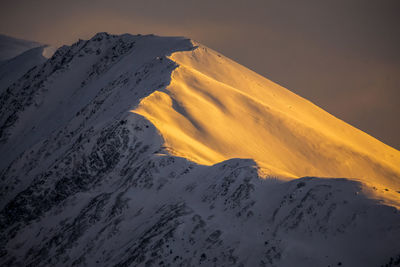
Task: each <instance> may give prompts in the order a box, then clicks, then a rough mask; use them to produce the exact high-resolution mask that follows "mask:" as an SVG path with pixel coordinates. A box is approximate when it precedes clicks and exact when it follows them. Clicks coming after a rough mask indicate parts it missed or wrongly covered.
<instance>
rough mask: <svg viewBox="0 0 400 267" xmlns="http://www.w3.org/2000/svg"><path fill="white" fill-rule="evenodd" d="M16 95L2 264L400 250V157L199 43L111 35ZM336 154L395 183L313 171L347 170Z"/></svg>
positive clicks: (371, 258) (7, 147) (367, 257)
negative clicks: (397, 165)
mask: <svg viewBox="0 0 400 267" xmlns="http://www.w3.org/2000/svg"><path fill="white" fill-rule="evenodd" d="M216 60H217V61H216ZM215 64H220V66H217V65H215ZM229 77H231V79H230V78H229ZM243 79H244V80H245V82H243V81H242V82H241V80H243ZM257 84H258V85H257ZM217 85H218V86H217ZM243 85H247V86H243ZM257 86H258V87H257ZM3 89H4V90H3ZM1 90H2V91H1V92H3V93H2V94H1V95H0V103H1V105H0V108H1V112H0V157H1V158H0V171H1V173H0V225H1V226H2V227H1V228H0V264H1V265H5V266H20V265H24V266H55V265H56V266H71V265H76V266H152V265H154V266H160V265H161V266H198V265H204V266H227V265H233V266H294V265H296V266H328V265H331V266H333V265H338V264H339V265H347V266H377V265H383V264H394V263H395V262H396V261H398V260H400V251H399V248H398V240H399V239H400V228H399V227H398V226H399V222H400V213H399V210H398V209H396V208H394V207H392V206H398V202H397V201H398V196H397V195H400V193H398V192H396V190H395V189H394V187H395V186H396V185H397V184H398V176H396V175H397V173H396V169H395V168H394V167H393V168H392V167H391V166H392V165H393V164H394V163H393V162H396V160H398V158H397V155H398V154H397V153H398V151H396V150H394V149H391V148H389V147H387V146H385V145H384V144H381V143H380V142H379V141H377V140H375V139H373V138H371V137H369V136H366V135H365V134H363V133H362V132H359V131H357V130H355V129H353V128H351V126H348V125H347V124H345V123H343V122H340V121H338V120H337V119H335V118H333V117H332V116H330V115H329V114H326V113H324V112H323V111H321V110H320V109H318V108H317V107H315V106H314V105H312V104H311V103H309V102H307V101H306V100H304V99H300V98H298V97H297V96H295V95H294V94H292V93H290V92H288V91H286V90H285V89H283V88H281V87H279V86H277V85H275V84H273V83H271V82H269V81H268V80H265V79H263V78H262V77H259V76H257V75H256V74H254V73H252V72H249V71H247V70H246V69H244V68H243V67H241V66H240V65H238V64H237V63H234V62H232V61H230V60H228V59H226V58H224V57H223V56H221V55H218V54H217V53H215V52H213V51H210V50H208V49H207V48H205V47H203V46H197V45H194V44H193V42H192V41H190V40H188V39H184V38H172V37H157V36H152V35H146V36H132V35H122V36H116V35H109V34H106V33H99V34H97V35H96V36H94V37H93V38H92V39H90V40H88V41H79V42H77V43H75V44H73V45H72V46H64V47H61V48H60V49H59V50H57V51H56V53H55V54H54V55H53V56H52V57H51V58H50V59H48V60H47V61H45V62H44V63H42V64H39V65H37V66H35V67H33V68H32V69H30V70H29V71H27V72H26V73H25V74H23V76H22V77H19V78H18V79H17V80H16V81H14V82H13V83H12V85H10V86H8V87H7V88H1ZM262 90H264V91H262ZM268 99H271V100H270V102H268V101H267V100H268ZM285 101H286V102H285ZM299 103H300V104H299ZM295 104H296V105H295ZM283 106H286V109H285V110H282V107H283ZM289 106H291V107H290V108H289ZM293 109H294V111H293ZM131 110H134V113H132V112H130V111H131ZM210 110H212V112H210ZM290 110H291V111H290ZM257 112H258V113H257ZM321 112H322V113H321ZM199 114H202V116H199ZM288 114H289V115H288ZM321 114H322V115H321ZM255 115H257V116H256V117H254V116H255ZM300 115H303V118H306V119H307V120H306V121H305V120H304V119H303V120H302V119H301V116H300ZM295 117H297V120H294V119H293V118H295ZM238 118H240V119H241V121H237V119H238ZM249 118H250V119H253V121H251V125H250V126H257V127H259V128H257V129H258V132H259V136H257V135H255V132H256V131H255V130H257V129H254V128H251V127H250V126H249V125H248V124H246V123H247V121H246V119H249ZM323 121H326V125H327V126H325V127H327V128H323V126H324V124H323V123H322V122H323ZM207 122H208V123H207ZM295 122H296V123H295ZM309 122H313V124H312V125H308V126H309V127H308V128H304V124H306V123H309ZM239 124H241V125H242V128H240V127H239ZM293 125H294V126H296V127H291V126H293ZM211 126H213V127H211ZM317 126H318V127H317ZM336 126H338V127H339V126H340V127H339V130H337V131H336V132H335V131H328V130H326V129H333V128H335V127H336ZM263 129H267V130H263ZM304 129H309V131H308V132H305V133H301V131H303V130H304ZM247 131H249V132H250V133H246V132H247ZM339 133H340V134H341V135H339V136H338V135H337V134H339ZM274 134H281V136H275V135H274ZM329 134H331V135H329ZM335 134H336V135H335ZM307 135H311V137H309V138H308V137H307ZM334 135H335V136H334ZM232 136H233V137H232ZM235 136H236V140H233V139H232V138H234V137H235ZM327 136H328V137H329V138H328V137H327ZM224 137H225V140H223V139H224ZM243 137H246V138H247V139H241V138H243ZM345 137H346V138H350V139H349V140H353V139H351V138H355V139H360V140H358V141H357V142H359V143H357V144H364V143H363V142H366V141H365V140H367V141H368V142H367V143H368V146H369V147H362V145H357V146H356V148H354V147H352V146H350V145H348V142H346V140H343V141H341V142H339V141H338V140H341V139H342V138H345ZM263 138H264V139H266V140H264V141H262V140H263ZM290 138H294V139H290ZM318 138H319V139H318ZM268 140H270V142H268ZM312 140H314V141H315V143H311V141H312ZM323 140H328V141H327V142H326V143H324V142H322V141H323ZM334 141H335V142H336V143H335V142H334ZM290 144H291V145H293V146H290ZM246 145H247V146H248V147H247V148H246V147H245V146H246ZM266 145H267V147H266ZM268 145H269V147H268ZM279 145H280V147H281V149H282V152H279V150H278V148H279ZM325 146H326V147H328V148H329V149H332V148H334V149H336V150H335V152H334V153H333V152H330V153H331V154H328V156H326V155H325V154H324V153H326V152H329V149H324V147H325ZM235 147H236V148H235ZM360 147H362V149H361V148H360ZM303 148H307V149H308V150H304V151H303V150H302V149H303ZM235 149H236V150H235ZM257 149H258V150H257ZM290 149H292V152H290ZM340 149H342V150H343V153H342V154H341V153H340ZM373 149H376V153H377V155H375V157H373V155H371V153H372V152H371V150H373ZM252 150H255V153H253V154H252V153H251V151H252ZM232 151H234V152H232ZM249 151H250V152H249ZM288 151H289V152H288ZM299 151H303V152H304V153H305V154H307V153H308V152H309V151H322V152H324V153H322V152H321V153H320V154H318V155H310V157H305V158H306V159H308V161H306V159H304V158H300V157H298V153H300V152H299ZM349 151H350V152H349ZM374 151H375V150H374ZM246 153H247V154H246ZM262 153H264V154H262ZM332 153H333V154H332ZM335 153H336V154H335ZM349 153H350V154H349ZM368 153H370V154H368ZM379 153H380V154H379ZM263 155H264V156H263ZM336 155H347V156H348V157H349V158H348V160H347V159H346V162H345V164H347V165H348V166H349V167H348V168H349V169H351V170H360V172H361V170H362V169H364V168H366V167H365V166H366V165H362V166H361V167H360V166H358V165H357V164H360V162H361V163H362V162H364V161H365V162H367V163H369V164H372V166H380V168H381V169H382V170H383V171H382V172H380V170H377V171H376V172H374V174H375V173H377V174H382V178H380V177H377V178H375V179H376V180H374V179H370V178H369V176H368V175H364V173H362V175H360V176H359V178H360V179H359V180H360V181H362V182H360V181H354V180H351V179H333V178H331V179H326V178H316V177H306V178H299V176H302V175H301V174H304V173H306V172H301V171H302V170H304V169H302V168H304V166H300V165H304V164H307V168H308V169H309V170H312V171H315V172H316V173H317V174H318V171H323V170H324V168H323V167H324V166H323V164H322V163H325V164H326V165H325V167H326V171H327V172H329V174H331V173H333V174H334V173H335V168H336V169H337V170H336V173H337V174H338V175H337V176H343V175H342V174H343V173H344V170H345V169H344V167H343V164H344V163H340V164H339V163H338V162H342V161H343V160H344V158H339V159H336V162H335V161H334V160H335V158H334V157H335V156H336ZM391 155H392V156H391ZM306 156H307V155H306ZM378 156H379V160H378ZM237 157H240V158H243V157H249V158H253V159H254V160H253V159H240V158H237ZM318 157H323V160H319V161H316V160H314V158H318ZM324 157H325V158H324ZM391 157H393V158H394V159H391ZM232 158H233V159H232ZM300 159H301V161H300ZM330 160H332V161H330ZM363 160H364V161H363ZM199 163H203V164H205V165H200V164H199ZM373 164H376V165H373ZM368 168H370V169H374V168H375V167H370V166H369V167H368ZM306 170H307V169H306ZM295 171H296V172H295ZM362 171H364V172H365V173H367V171H366V170H362ZM374 171H375V170H374ZM390 171H392V172H393V173H394V175H393V176H384V175H383V174H384V173H385V172H390ZM310 173H312V174H313V172H310ZM260 174H262V175H264V176H265V175H266V176H268V177H269V178H266V179H261V178H260ZM285 174H287V175H286V176H285ZM367 174H368V173H367ZM271 176H277V177H279V178H270V177H271ZM332 176H333V175H332ZM337 176H336V177H337ZM264 178H265V177H264ZM281 178H282V179H281ZM349 178H352V177H349ZM287 180H290V181H287ZM383 185H390V186H393V188H392V187H389V186H388V187H387V188H385V189H386V190H387V191H386V190H384V189H382V186H383ZM373 186H375V187H373ZM377 199H378V200H380V201H378V200H377ZM382 200H383V202H382ZM387 203H390V204H391V206H389V205H387Z"/></svg>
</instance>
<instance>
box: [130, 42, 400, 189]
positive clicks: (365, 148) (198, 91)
mask: <svg viewBox="0 0 400 267" xmlns="http://www.w3.org/2000/svg"><path fill="white" fill-rule="evenodd" d="M170 58H171V59H172V60H173V61H174V62H176V63H177V64H178V65H179V67H178V68H177V69H175V70H174V72H173V73H172V81H171V84H170V85H169V86H168V87H167V88H166V89H165V90H158V91H155V92H154V93H153V94H151V95H150V96H149V97H147V98H146V99H144V100H143V101H142V102H141V104H140V106H139V108H138V109H136V110H135V112H137V113H139V114H142V115H144V116H145V117H146V118H148V119H149V120H150V121H151V122H152V123H153V124H154V125H156V127H157V128H158V129H159V130H160V132H161V134H162V135H163V137H164V139H165V141H166V146H167V147H169V148H170V151H171V153H172V154H174V155H177V156H182V157H185V158H188V159H191V160H193V161H195V162H198V163H200V164H215V163H217V162H220V161H222V160H227V159H229V158H233V157H240V158H252V159H254V160H256V162H257V163H258V164H259V165H260V166H261V167H262V168H264V173H265V174H267V175H271V174H273V175H279V176H289V177H301V176H321V177H351V178H359V179H360V180H362V181H363V182H368V183H371V184H372V185H373V186H376V187H379V188H380V189H383V188H390V189H392V190H395V191H398V190H400V152H399V151H397V150H395V149H393V148H391V147H389V146H387V145H385V144H383V143H381V142H380V141H378V140H376V139H375V138H373V137H371V136H369V135H367V134H366V133H364V132H362V131H360V130H358V129H355V128H354V127H352V126H350V125H348V124H346V123H344V122H343V121H341V120H339V119H337V118H335V117H333V116H332V115H330V114H329V113H327V112H325V111H323V110H322V109H320V108H318V107H317V106H315V105H313V104H312V103H310V102H309V101H307V100H305V99H303V98H301V97H299V96H297V95H295V94H294V93H292V92H290V91H288V90H286V89H285V88H283V87H281V86H279V85H277V84H275V83H273V82H271V81H269V80H267V79H265V78H263V77H261V76H259V75H257V74H256V73H254V72H252V71H250V70H248V69H246V68H244V67H243V66H241V65H239V64H237V63H235V62H233V61H231V60H229V59H227V58H225V57H223V56H221V55H219V54H218V53H216V52H215V51H212V50H210V49H208V48H206V47H203V46H200V47H199V48H197V49H195V50H193V51H188V52H179V53H174V54H173V55H172V56H171V57H170Z"/></svg>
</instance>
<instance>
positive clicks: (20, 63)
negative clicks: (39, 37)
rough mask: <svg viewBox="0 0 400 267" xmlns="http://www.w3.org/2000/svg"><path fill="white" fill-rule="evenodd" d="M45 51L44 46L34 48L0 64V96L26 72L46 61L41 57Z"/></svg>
mask: <svg viewBox="0 0 400 267" xmlns="http://www.w3.org/2000/svg"><path fill="white" fill-rule="evenodd" d="M46 49H47V48H46V47H45V46H40V47H35V48H32V49H29V50H28V51H26V52H23V53H22V54H20V55H18V56H16V57H14V58H12V59H9V60H7V61H5V62H4V63H3V64H1V65H0V94H1V93H3V92H4V91H5V90H6V89H7V88H8V87H9V86H10V85H11V84H12V83H13V82H15V81H17V80H18V79H19V78H20V77H21V76H22V75H24V74H25V73H26V72H27V71H28V70H30V69H31V68H34V67H35V66H38V65H40V64H42V63H44V62H45V61H46V60H47V58H46V57H44V56H43V52H44V51H45V50H46Z"/></svg>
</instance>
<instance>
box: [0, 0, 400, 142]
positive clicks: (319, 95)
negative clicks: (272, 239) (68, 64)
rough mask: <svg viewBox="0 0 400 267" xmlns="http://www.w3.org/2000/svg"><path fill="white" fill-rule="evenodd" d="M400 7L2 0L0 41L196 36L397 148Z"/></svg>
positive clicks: (326, 2) (269, 1) (371, 1)
mask: <svg viewBox="0 0 400 267" xmlns="http://www.w3.org/2000/svg"><path fill="white" fill-rule="evenodd" d="M398 14H400V1H398V0H368V1H367V0H332V1H331V0H303V1H298V0H292V1H288V0H280V1H278V0H246V1H244V0H202V1H199V0H197V1H193V0H169V1H165V0H146V1H135V0H130V1H128V0H113V1H105V0H97V1H94V0H80V1H76V0H69V1H59V0H35V1H31V0H12V1H9V0H0V33H2V34H7V35H10V36H13V37H18V38H23V39H28V40H33V41H38V42H41V43H46V44H50V45H54V46H60V45H63V44H72V43H73V42H75V41H77V40H78V39H79V38H81V39H87V38H90V37H91V36H93V35H94V34H95V33H97V32H104V31H106V32H109V33H115V34H119V33H132V34H138V33H141V34H149V33H154V34H158V35H167V36H171V35H172V36H186V37H190V38H192V39H194V40H196V41H198V42H200V43H202V44H204V45H206V46H208V47H210V48H213V49H215V50H217V51H218V52H220V53H222V54H224V55H225V56H227V57H229V58H231V59H233V60H235V61H237V62H239V63H240V64H242V65H244V66H246V67H248V68H250V69H252V70H254V71H256V72H257V73H259V74H261V75H263V76H265V77H266V78H268V79H270V80H272V81H274V82H277V83H278V84H280V85H282V86H284V87H286V88H288V89H289V90H291V91H293V92H295V93H296V94H299V95H300V96H302V97H305V98H307V99H308V100H310V101H312V102H313V103H315V104H316V105H318V106H320V107H322V108H323V109H325V110H326V111H328V112H329V113H331V114H333V115H335V116H336V117H338V118H340V119H342V120H344V121H346V122H348V123H350V124H352V125H353V126H355V127H357V128H359V129H361V130H363V131H364V132H367V133H369V134H371V135H372V136H374V137H376V138H378V139H379V140H381V141H383V142H384V143H386V144H388V145H390V146H393V147H395V148H397V149H400V119H399V117H400V49H399V48H400V16H399V15H398Z"/></svg>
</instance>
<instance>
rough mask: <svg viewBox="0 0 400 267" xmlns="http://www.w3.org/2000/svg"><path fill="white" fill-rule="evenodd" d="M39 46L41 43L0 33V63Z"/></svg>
mask: <svg viewBox="0 0 400 267" xmlns="http://www.w3.org/2000/svg"><path fill="white" fill-rule="evenodd" d="M39 46H42V44H40V43H36V42H32V41H27V40H21V39H17V38H13V37H10V36H7V35H3V34H0V64H1V63H2V62H4V61H6V60H9V59H11V58H13V57H16V56H18V55H20V54H21V53H23V52H25V51H27V50H29V49H32V48H35V47H39Z"/></svg>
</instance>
